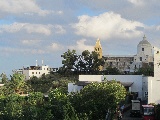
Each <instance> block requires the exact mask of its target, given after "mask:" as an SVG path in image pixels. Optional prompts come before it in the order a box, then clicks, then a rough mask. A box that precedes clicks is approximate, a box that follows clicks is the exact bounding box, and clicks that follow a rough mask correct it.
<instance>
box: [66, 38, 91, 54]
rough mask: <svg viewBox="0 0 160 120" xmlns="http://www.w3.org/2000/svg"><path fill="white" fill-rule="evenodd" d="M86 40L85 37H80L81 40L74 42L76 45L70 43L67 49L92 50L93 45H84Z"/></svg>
mask: <svg viewBox="0 0 160 120" xmlns="http://www.w3.org/2000/svg"><path fill="white" fill-rule="evenodd" d="M86 41H87V40H86V39H82V40H78V41H77V42H76V45H72V46H69V49H71V50H73V49H74V50H77V51H80V52H82V51H84V50H89V51H93V50H94V46H91V45H86V44H85V42H86Z"/></svg>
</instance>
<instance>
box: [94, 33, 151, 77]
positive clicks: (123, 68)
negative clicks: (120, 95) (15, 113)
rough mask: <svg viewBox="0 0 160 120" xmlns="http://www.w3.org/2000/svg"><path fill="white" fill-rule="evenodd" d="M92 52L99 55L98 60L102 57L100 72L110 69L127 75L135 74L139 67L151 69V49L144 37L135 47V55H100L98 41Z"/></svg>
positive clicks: (100, 49) (100, 50)
mask: <svg viewBox="0 0 160 120" xmlns="http://www.w3.org/2000/svg"><path fill="white" fill-rule="evenodd" d="M94 51H95V52H97V53H98V54H99V58H102V57H103V59H104V61H105V64H104V66H103V69H102V68H101V69H100V70H106V69H107V68H108V67H111V68H117V69H118V70H119V71H120V72H121V73H122V74H128V73H133V72H136V71H137V70H138V69H139V68H141V67H146V66H151V67H153V61H154V58H153V47H152V45H151V44H150V43H149V42H148V41H147V39H146V36H145V35H144V37H143V39H142V40H141V41H140V42H139V44H138V45H137V54H136V55H102V46H101V43H100V40H99V39H98V40H97V41H96V44H95V47H94Z"/></svg>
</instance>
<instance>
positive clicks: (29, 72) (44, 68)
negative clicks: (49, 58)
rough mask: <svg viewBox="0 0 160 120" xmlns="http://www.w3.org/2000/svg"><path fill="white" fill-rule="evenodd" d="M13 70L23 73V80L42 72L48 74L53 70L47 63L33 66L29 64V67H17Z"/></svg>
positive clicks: (38, 75)
mask: <svg viewBox="0 0 160 120" xmlns="http://www.w3.org/2000/svg"><path fill="white" fill-rule="evenodd" d="M13 72H16V73H20V74H24V75H25V80H29V79H30V78H31V77H33V76H36V77H38V78H39V77H41V76H42V75H43V74H44V75H46V74H49V73H50V72H54V69H53V68H50V67H49V66H48V65H43V64H42V65H41V66H39V65H37V63H36V65H35V66H29V67H23V69H18V70H15V71H13Z"/></svg>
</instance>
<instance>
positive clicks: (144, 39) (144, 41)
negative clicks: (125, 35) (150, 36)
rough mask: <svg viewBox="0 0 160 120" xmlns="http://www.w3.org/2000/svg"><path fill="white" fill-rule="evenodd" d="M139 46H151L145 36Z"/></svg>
mask: <svg viewBox="0 0 160 120" xmlns="http://www.w3.org/2000/svg"><path fill="white" fill-rule="evenodd" d="M139 44H142V45H143V44H147V45H151V44H150V43H149V42H148V41H147V40H146V37H145V35H144V37H143V40H142V41H140V42H139Z"/></svg>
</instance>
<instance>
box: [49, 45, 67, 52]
mask: <svg viewBox="0 0 160 120" xmlns="http://www.w3.org/2000/svg"><path fill="white" fill-rule="evenodd" d="M63 48H64V46H63V45H61V44H58V43H52V44H51V45H49V46H47V47H46V50H47V51H46V53H51V52H55V51H61V50H63Z"/></svg>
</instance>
